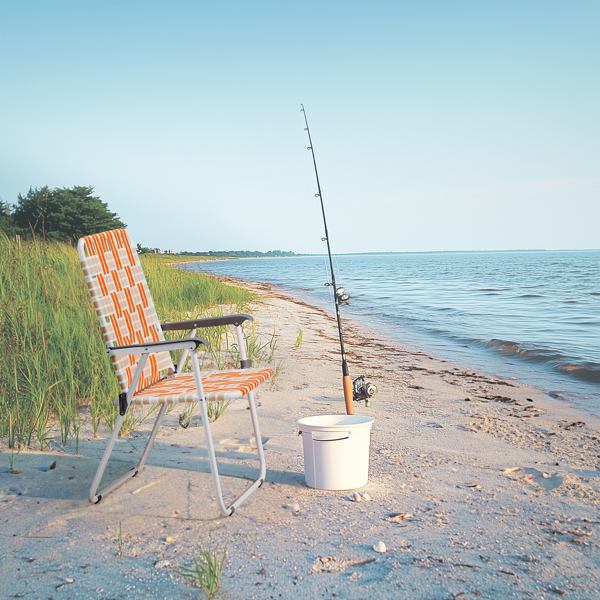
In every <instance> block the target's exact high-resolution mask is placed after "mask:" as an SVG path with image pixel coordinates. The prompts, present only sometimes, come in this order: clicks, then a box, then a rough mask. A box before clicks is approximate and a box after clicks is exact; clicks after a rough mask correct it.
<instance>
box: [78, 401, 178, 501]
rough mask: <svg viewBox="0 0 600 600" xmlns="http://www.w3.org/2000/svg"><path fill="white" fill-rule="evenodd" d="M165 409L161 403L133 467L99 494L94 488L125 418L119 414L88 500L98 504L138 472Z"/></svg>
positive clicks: (150, 446) (148, 451) (148, 452)
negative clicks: (140, 455) (141, 452)
mask: <svg viewBox="0 0 600 600" xmlns="http://www.w3.org/2000/svg"><path fill="white" fill-rule="evenodd" d="M166 410H167V405H166V404H163V405H162V406H161V407H160V411H159V413H158V416H157V417H156V421H155V423H154V427H153V428H152V433H151V434H150V437H149V438H148V442H147V443H146V447H145V448H144V452H143V454H142V458H141V459H140V461H139V462H138V464H137V465H136V466H135V467H133V469H131V470H130V471H127V473H125V475H122V476H121V477H119V479H117V480H116V481H114V482H113V483H111V484H110V485H108V486H107V487H105V488H104V489H103V490H102V491H101V492H100V493H99V494H96V490H97V489H98V486H99V485H100V481H101V479H102V475H104V470H105V469H106V465H107V464H108V459H109V458H110V455H111V454H112V451H113V447H114V445H115V442H116V440H117V436H118V435H119V431H120V430H121V426H122V425H123V421H124V420H125V415H119V418H118V419H117V422H116V423H115V427H114V429H113V432H112V435H111V436H110V440H109V441H108V445H107V446H106V449H105V450H104V454H103V455H102V460H101V461H100V465H99V466H98V470H97V471H96V476H95V477H94V481H93V482H92V487H91V488H90V493H89V496H88V500H89V501H90V502H91V503H92V504H98V502H100V500H102V498H104V497H106V496H107V495H108V494H110V492H112V491H113V490H115V489H116V488H118V487H119V486H120V485H121V484H122V483H124V482H125V481H127V480H128V479H131V478H132V477H135V476H136V475H137V474H138V472H139V471H140V470H141V469H142V467H143V466H144V464H145V462H146V459H147V458H148V454H150V449H151V448H152V445H153V444H154V440H155V438H156V434H157V433H158V429H159V427H160V424H161V422H162V419H163V417H164V415H165V412H166Z"/></svg>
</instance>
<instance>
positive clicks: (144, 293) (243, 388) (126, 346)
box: [77, 229, 273, 516]
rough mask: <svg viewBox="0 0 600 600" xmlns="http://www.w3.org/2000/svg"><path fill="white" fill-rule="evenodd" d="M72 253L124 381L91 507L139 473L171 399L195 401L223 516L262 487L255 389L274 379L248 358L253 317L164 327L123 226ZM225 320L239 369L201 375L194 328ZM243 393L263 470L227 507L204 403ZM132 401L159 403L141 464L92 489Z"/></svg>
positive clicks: (82, 243)
mask: <svg viewBox="0 0 600 600" xmlns="http://www.w3.org/2000/svg"><path fill="white" fill-rule="evenodd" d="M77 251H78V253H79V260H80V262H81V266H82V267H83V273H84V275H85V280H86V282H87V285H88V288H89V291H90V294H91V296H92V301H93V302H94V306H95V308H96V314H97V315H98V318H99V319H100V326H101V328H102V333H103V335H104V340H105V341H106V354H108V355H109V356H110V358H111V360H112V363H113V367H114V369H115V372H116V374H117V378H118V380H119V385H120V386H121V394H120V395H119V399H118V400H115V401H114V402H115V404H118V406H119V417H118V419H117V422H116V425H115V427H114V429H113V432H112V435H111V437H110V440H109V442H108V446H107V447H106V450H105V451H104V455H103V456H102V460H101V461H100V466H99V467H98V471H97V473H96V476H95V477H94V481H93V483H92V487H91V489H90V494H89V501H90V502H91V503H94V504H96V503H98V502H100V500H101V499H102V498H103V497H105V496H106V495H107V494H108V493H110V492H112V491H113V490H114V489H115V488H117V487H118V486H120V485H121V484H122V483H123V482H125V481H126V480H127V479H129V478H130V477H135V476H136V475H137V474H138V472H139V471H140V470H141V469H142V467H143V466H144V463H145V462H146V459H147V458H148V454H149V453H150V449H151V448H152V444H153V443H154V440H155V438H156V434H157V433H158V429H159V427H160V424H161V421H162V419H163V417H164V415H165V411H166V409H167V405H168V404H174V403H179V402H198V403H199V404H200V410H201V414H202V425H203V426H204V431H205V434H206V445H207V447H208V456H209V461H210V468H211V473H212V480H213V484H214V487H215V491H216V495H217V503H218V506H219V510H220V512H221V514H222V515H223V516H228V515H231V514H233V512H234V511H235V509H236V508H237V507H238V506H239V505H240V504H241V503H242V502H243V501H244V500H245V499H246V498H247V497H248V496H249V495H250V494H251V493H252V492H253V491H254V490H256V489H257V488H258V487H260V486H261V485H262V483H263V481H264V479H265V475H266V464H265V457H264V452H263V448H262V443H261V437H260V430H259V427H258V418H257V415H256V406H255V403H254V394H253V390H254V388H255V387H256V386H258V385H259V384H261V383H263V382H264V381H266V380H267V379H268V378H269V377H271V375H272V374H273V371H272V370H271V369H253V368H251V367H252V362H251V361H250V360H248V358H247V354H246V348H245V344H244V338H243V335H242V327H241V326H242V323H243V322H244V321H247V320H249V321H252V320H253V319H252V317H251V316H250V315H227V316H223V317H215V318H209V319H194V320H191V321H183V322H180V323H166V324H163V325H161V324H160V323H159V321H158V316H157V314H156V310H155V308H154V304H153V302H152V297H151V296H150V290H149V289H148V285H147V283H146V278H145V277H144V273H143V271H142V267H141V265H140V261H139V258H138V255H137V252H136V250H135V249H134V246H133V245H132V243H131V241H130V239H129V236H128V235H127V233H126V232H125V230H124V229H116V230H114V231H107V232H104V233H99V234H97V235H90V236H87V237H83V238H81V239H80V240H79V244H78V246H77ZM222 325H230V326H231V325H233V326H234V327H235V331H236V334H237V340H238V347H239V353H240V360H241V365H240V366H241V368H240V369H237V370H231V371H212V372H205V373H201V372H200V367H199V364H198V357H197V356H196V349H197V348H198V346H200V345H201V344H205V345H208V342H207V341H206V340H203V339H201V338H196V337H194V336H195V334H196V331H197V330H198V329H199V328H202V327H216V326H222ZM181 330H189V336H188V337H187V338H185V339H180V340H174V341H166V340H165V338H164V336H163V331H181ZM171 350H182V351H183V352H182V354H181V357H180V359H179V361H178V364H177V367H174V366H173V363H172V361H171V355H170V354H169V351H171ZM188 357H190V358H191V362H192V373H191V374H189V373H188V374H186V373H184V372H183V367H184V365H185V363H186V361H187V358H188ZM243 396H246V397H247V399H248V404H249V408H250V416H251V419H252V425H253V427H254V436H255V438H256V446H257V449H258V459H259V466H260V474H259V477H258V479H257V480H256V481H254V482H253V483H252V485H251V486H250V487H249V488H248V489H246V491H245V492H244V493H243V494H241V495H240V496H239V497H238V498H237V499H236V500H235V501H234V502H233V503H232V504H231V505H230V506H228V507H226V506H225V503H224V501H223V494H222V493H221V485H220V482H219V472H218V468H217V460H216V458H215V450H214V446H213V441H212V436H211V432H210V423H209V418H208V414H207V408H206V403H207V402H212V401H227V400H233V399H236V398H242V397H243ZM132 404H133V405H144V406H147V405H155V404H160V405H161V407H160V410H159V413H158V417H157V419H156V422H155V424H154V427H153V429H152V433H151V434H150V437H149V439H148V443H147V444H146V448H145V449H144V452H143V454H142V457H141V459H140V461H139V462H138V464H137V465H136V466H135V467H134V468H133V469H131V471H129V472H127V473H126V474H125V475H123V476H122V477H120V478H119V479H117V480H116V481H115V482H114V483H111V484H110V485H109V486H108V487H106V488H105V489H103V490H102V491H101V492H100V493H98V494H97V493H96V491H97V489H98V485H99V484H100V480H101V479H102V474H103V473H104V469H105V468H106V465H107V463H108V459H109V457H110V454H111V452H112V449H113V446H114V444H115V440H116V439H117V435H118V433H119V431H120V429H121V425H122V424H123V420H124V419H125V415H126V414H127V410H128V409H129V408H130V406H131V405H132Z"/></svg>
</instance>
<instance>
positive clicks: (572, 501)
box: [0, 284, 600, 600]
mask: <svg viewBox="0 0 600 600" xmlns="http://www.w3.org/2000/svg"><path fill="white" fill-rule="evenodd" d="M247 285H248V286H249V287H251V288H252V289H253V290H254V291H256V292H257V293H258V294H259V296H260V297H261V301H260V302H259V303H257V305H256V307H255V311H254V314H255V315H256V316H257V318H258V321H259V324H260V328H261V331H263V332H264V333H266V334H275V336H276V339H277V351H276V354H275V358H274V361H273V366H275V367H279V372H278V374H277V376H276V377H275V378H274V379H273V381H272V382H269V383H267V384H265V385H263V386H262V387H261V388H259V390H258V393H257V400H258V403H259V407H258V413H259V419H260V424H261V434H262V440H261V443H262V444H263V447H264V450H265V453H266V458H267V466H268V472H267V480H266V482H265V483H264V485H263V486H262V487H261V488H260V489H259V490H258V491H256V492H255V493H254V494H253V495H252V496H250V498H249V499H248V500H247V501H246V502H245V503H244V504H243V505H242V506H241V507H240V508H239V509H238V511H237V512H236V513H235V514H234V515H233V516H232V517H230V518H220V517H219V514H218V510H217V508H216V504H215V497H214V492H213V489H212V483H211V477H210V470H209V466H208V459H207V454H206V451H205V449H204V448H205V446H204V434H203V429H202V427H199V426H198V417H195V418H194V420H193V421H192V425H191V426H190V427H189V428H187V429H183V428H181V427H179V423H178V416H177V411H174V412H172V413H170V414H169V415H167V417H166V418H165V425H164V426H163V428H162V430H161V432H160V433H159V436H158V438H157V441H156V444H155V446H154V449H153V451H152V454H151V455H150V458H149V460H148V463H147V466H146V467H145V468H144V469H143V471H142V472H140V473H139V475H138V476H137V477H136V478H135V479H132V480H130V481H129V482H127V483H126V484H125V485H123V486H122V487H121V488H119V489H118V490H116V491H115V492H113V493H112V494H111V495H110V496H108V497H107V498H105V499H103V500H102V502H101V503H100V504H98V505H96V506H92V505H89V504H88V502H87V493H88V489H89V486H90V482H91V479H92V477H93V474H94V472H95V470H96V468H97V465H98V461H99V458H100V456H101V453H102V451H103V449H104V445H105V443H106V438H107V437H108V431H107V430H101V432H100V435H99V436H98V437H97V438H93V437H92V435H91V432H90V431H89V430H84V431H83V432H82V434H81V437H80V440H79V448H78V453H75V446H74V444H73V443H70V444H69V445H67V446H66V447H65V448H63V449H61V450H60V451H58V450H57V451H53V452H23V453H21V454H20V455H19V456H17V458H16V460H15V463H14V469H15V470H19V471H21V472H20V473H19V474H16V475H13V474H11V473H10V470H9V468H8V460H7V458H6V454H5V453H4V452H3V454H2V463H0V465H1V466H0V532H1V536H0V538H1V540H2V544H1V546H0V561H1V565H2V567H1V572H2V577H1V580H0V597H1V598H33V599H35V598H42V599H46V598H76V597H80V598H99V599H100V598H104V599H106V600H108V599H110V598H136V597H145V598H167V599H171V598H204V594H203V592H202V591H201V590H200V589H199V588H196V587H192V586H189V585H186V584H184V583H183V582H182V580H181V578H180V577H179V576H178V575H177V573H176V571H175V570H174V567H177V566H190V565H191V563H192V559H193V555H194V553H195V552H196V551H197V550H198V549H199V548H200V547H204V548H207V547H212V546H215V545H218V546H220V547H221V548H223V547H225V545H226V547H227V553H228V558H227V562H226V565H225V568H224V571H223V577H222V591H223V596H224V597H226V598H229V599H240V600H242V599H243V600H245V599H251V598H256V599H269V598H350V599H355V598H356V599H358V598H438V599H441V598H499V597H501V596H505V595H514V596H516V597H523V598H552V597H556V596H560V595H565V596H567V597H569V598H597V597H598V590H599V589H600V581H599V573H600V570H599V567H600V552H599V542H600V479H598V475H599V474H600V433H599V429H600V424H599V423H598V422H597V421H594V420H593V419H591V418H590V417H588V416H585V415H583V414H581V413H579V412H577V410H575V409H574V408H572V407H569V406H567V405H566V404H564V403H560V402H557V401H556V400H555V399H552V398H550V397H549V396H548V395H547V394H545V393H543V392H540V391H538V390H535V389H533V388H531V387H528V386H525V385H520V384H517V383H516V382H514V381H506V380H501V379H497V378H494V377H490V376H487V375H484V374H481V373H477V372H475V371H473V370H471V369H469V368H466V367H464V366H459V365H455V364H451V363H449V362H446V361H443V360H439V359H436V358H434V357H431V356H428V355H427V354H425V353H422V352H415V351H411V350H409V349H406V348H401V347H399V346H398V345H396V344H395V343H393V342H392V341H390V340H387V339H385V338H384V337H382V336H380V335H376V334H374V333H373V332H371V331H368V330H366V329H365V328H363V327H362V326H360V325H359V324H357V323H351V322H347V323H346V322H345V338H346V343H347V350H348V362H349V365H350V369H351V374H352V376H353V377H356V376H358V375H362V374H364V375H367V376H368V378H369V380H371V381H373V382H374V383H375V384H376V385H377V387H378V394H377V396H376V397H375V398H374V400H373V401H372V403H371V407H369V408H367V407H365V406H364V404H363V403H359V404H357V405H356V413H357V414H361V415H369V416H372V417H374V419H375V421H374V425H373V430H372V436H371V451H370V477H369V483H368V485H366V486H365V487H364V488H363V489H361V490H359V491H360V492H366V493H367V494H368V495H369V496H370V498H371V500H370V501H362V502H355V501H353V499H352V497H353V492H351V491H342V492H332V491H324V490H314V489H311V488H308V487H306V485H305V483H304V472H303V452H302V439H301V438H300V437H299V436H298V425H297V421H298V419H300V418H302V417H305V416H311V415H325V414H341V413H343V412H344V402H343V399H342V394H341V369H340V357H339V341H338V338H337V329H336V326H335V320H334V319H333V318H332V316H331V315H330V314H329V313H327V312H325V311H323V310H320V309H318V308H315V307H314V306H311V305H309V304H307V303H305V302H303V301H302V300H300V299H297V298H293V297H290V296H287V295H286V294H284V293H282V292H280V291H277V290H275V289H273V288H271V287H270V286H268V285H264V284H247ZM299 328H301V329H302V334H303V335H302V343H301V344H300V345H299V346H298V347H294V345H295V343H296V342H297V340H298V334H299ZM178 410H180V409H178ZM150 427H151V423H150V424H144V425H143V426H142V427H141V428H140V429H139V430H137V431H135V432H134V433H133V434H131V435H129V436H128V437H125V438H121V439H119V440H118V442H117V445H116V449H115V452H114V453H113V456H114V460H113V462H112V463H110V464H109V468H108V469H107V474H106V476H105V477H106V480H109V479H111V478H114V477H117V476H118V475H120V474H121V473H124V472H125V471H127V470H129V469H130V468H131V467H132V466H133V465H134V464H135V461H136V457H137V456H139V454H140V452H141V448H142V447H143V445H144V444H145V440H146V439H147V436H148V435H149V431H150ZM212 430H213V436H214V437H215V442H216V448H217V455H218V460H219V465H220V469H221V475H222V484H223V488H224V495H225V498H226V501H227V499H232V498H233V497H234V496H236V495H237V494H239V493H240V492H241V491H242V490H243V489H244V488H245V487H246V486H247V485H248V481H249V480H251V479H253V478H255V477H256V476H257V473H258V469H257V460H256V455H255V448H256V440H255V439H254V438H253V436H252V435H251V433H252V429H251V426H250V420H249V414H248V411H247V410H246V405H245V404H244V402H243V401H238V402H236V403H234V404H232V405H231V406H230V407H229V409H228V410H227V412H226V413H225V415H224V416H223V417H222V418H221V419H219V420H218V421H216V422H215V423H214V424H213V426H212ZM53 447H54V448H57V445H56V444H53ZM54 461H56V468H53V469H49V467H50V466H51V464H52V463H53V462H54ZM119 527H120V530H121V539H122V543H121V556H118V554H119V541H118V537H119V536H118V533H119ZM380 541H381V542H384V544H385V546H386V548H387V552H385V553H378V552H375V551H374V549H373V546H374V545H377V544H378V542H380Z"/></svg>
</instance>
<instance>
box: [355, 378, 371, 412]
mask: <svg viewBox="0 0 600 600" xmlns="http://www.w3.org/2000/svg"><path fill="white" fill-rule="evenodd" d="M365 378H366V375H361V376H360V377H357V378H356V379H355V380H354V381H353V382H352V392H353V393H352V396H353V400H354V402H359V401H361V400H364V401H365V406H370V404H371V398H372V397H373V396H374V395H375V394H376V393H377V388H376V387H375V386H374V385H373V384H372V383H371V382H370V381H365Z"/></svg>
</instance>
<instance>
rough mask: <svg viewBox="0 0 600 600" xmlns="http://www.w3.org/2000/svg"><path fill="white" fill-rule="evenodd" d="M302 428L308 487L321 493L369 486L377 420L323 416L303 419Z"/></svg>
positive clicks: (352, 416) (305, 474)
mask: <svg viewBox="0 0 600 600" xmlns="http://www.w3.org/2000/svg"><path fill="white" fill-rule="evenodd" d="M298 425H299V427H300V435H302V442H303V445H304V477H305V478H306V485H308V486H309V487H312V488H316V489H319V490H354V489H356V488H359V487H363V486H364V485H366V484H367V481H368V479H369V444H370V441H371V426H372V425H373V417H362V416H360V415H321V416H318V417H305V418H304V419H300V420H299V421H298Z"/></svg>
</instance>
